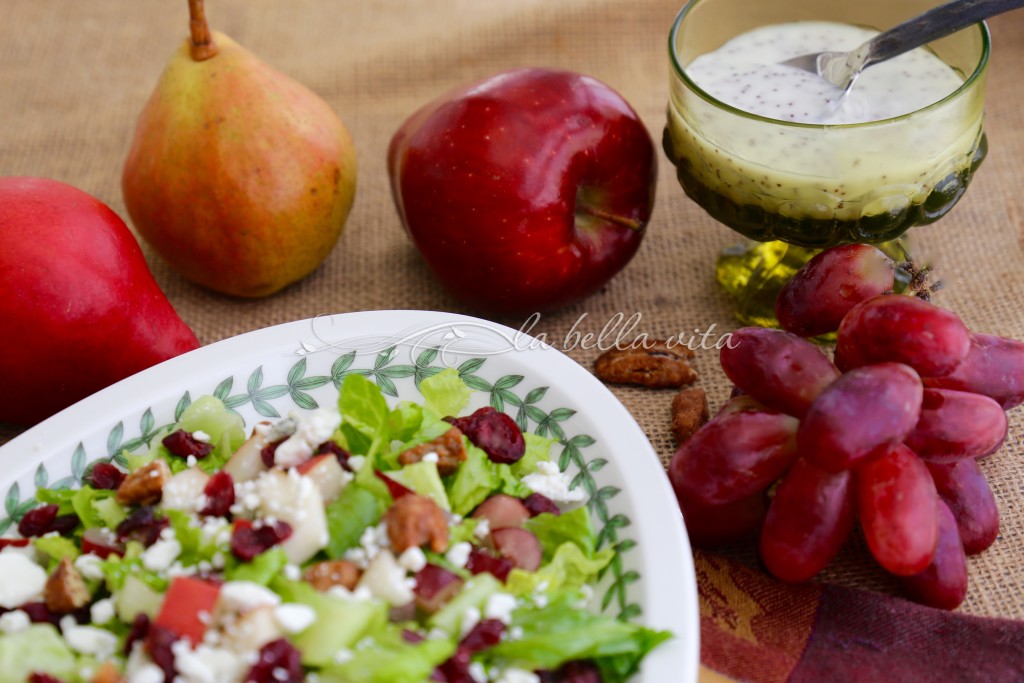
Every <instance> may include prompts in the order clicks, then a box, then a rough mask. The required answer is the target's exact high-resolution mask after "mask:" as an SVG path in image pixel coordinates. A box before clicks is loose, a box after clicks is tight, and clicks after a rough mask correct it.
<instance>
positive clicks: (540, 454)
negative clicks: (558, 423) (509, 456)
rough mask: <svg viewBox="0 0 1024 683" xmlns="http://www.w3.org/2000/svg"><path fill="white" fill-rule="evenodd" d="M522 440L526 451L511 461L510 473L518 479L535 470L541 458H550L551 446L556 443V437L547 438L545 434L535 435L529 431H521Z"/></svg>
mask: <svg viewBox="0 0 1024 683" xmlns="http://www.w3.org/2000/svg"><path fill="white" fill-rule="evenodd" d="M523 440H524V441H526V452H525V453H523V457H521V458H519V460H517V461H516V462H514V463H512V464H511V465H510V466H509V467H511V468H512V474H514V475H516V476H517V477H519V478H520V479H522V478H523V477H525V476H526V475H527V474H532V473H533V472H536V471H537V463H538V462H541V461H542V460H550V459H551V446H552V445H554V444H556V443H558V440H557V439H549V438H547V437H545V436H537V435H536V434H532V433H530V432H523Z"/></svg>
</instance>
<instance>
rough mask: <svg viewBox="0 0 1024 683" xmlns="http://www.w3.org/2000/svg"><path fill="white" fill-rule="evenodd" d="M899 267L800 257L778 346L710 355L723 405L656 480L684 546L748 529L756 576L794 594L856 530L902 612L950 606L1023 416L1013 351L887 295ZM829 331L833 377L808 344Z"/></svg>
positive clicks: (737, 345) (759, 343) (739, 339)
mask: <svg viewBox="0 0 1024 683" xmlns="http://www.w3.org/2000/svg"><path fill="white" fill-rule="evenodd" d="M896 267H897V264H895V263H893V262H892V261H891V260H889V259H888V257H886V256H885V254H883V253H882V252H881V251H879V250H878V249H876V248H874V247H872V246H869V245H846V246H841V247H836V248H834V249H830V250H828V251H825V252H822V253H821V254H819V255H818V256H816V257H815V258H814V259H812V260H811V261H810V262H809V263H808V264H807V265H806V266H805V267H804V268H803V269H802V270H801V271H800V272H799V273H797V275H796V276H795V277H794V278H793V279H792V280H791V281H790V282H789V283H788V284H787V286H786V287H785V288H784V289H783V291H782V292H781V294H780V295H779V298H778V301H777V305H776V314H777V317H778V320H779V322H780V324H781V325H782V327H783V328H784V329H785V330H786V331H782V330H770V329H764V328H752V327H751V328H744V329H741V330H739V331H737V332H735V333H734V334H733V336H732V339H731V342H730V344H729V345H728V346H727V347H725V348H723V349H722V351H721V362H722V368H723V369H724V370H725V373H726V375H727V376H728V377H729V379H730V380H731V381H732V382H733V384H734V385H735V387H736V390H735V391H734V394H733V397H732V398H731V399H730V400H729V401H728V402H727V403H726V404H725V405H724V406H723V407H722V408H721V410H720V411H719V412H718V414H717V415H716V416H715V417H714V418H713V419H712V420H711V421H710V422H708V423H707V424H706V425H704V426H703V427H702V428H701V429H700V430H699V431H698V432H697V433H695V434H694V435H693V436H692V437H691V438H690V439H689V440H687V441H686V442H685V443H684V444H682V446H681V447H680V448H679V451H678V452H677V453H676V454H675V456H674V457H673V459H672V462H671V465H670V467H669V475H670V478H671V480H672V485H673V487H674V488H675V492H676V495H677V497H678V499H679V505H680V507H681V508H682V511H683V515H684V517H685V519H686V524H687V528H688V530H689V532H690V535H691V539H692V540H693V541H694V543H695V544H696V545H718V544H722V543H727V542H731V541H734V540H736V539H738V538H741V537H744V536H747V535H751V534H753V533H758V532H759V549H760V556H761V560H762V562H763V564H764V566H765V567H766V568H767V569H768V571H770V572H771V573H772V574H773V575H775V576H776V577H778V578H779V579H782V580H784V581H791V582H799V581H806V580H808V579H810V578H811V577H813V576H814V575H815V574H817V573H818V572H819V571H821V570H822V569H823V568H825V567H826V566H827V565H828V563H829V562H830V561H831V560H832V558H834V557H835V556H836V554H837V553H838V552H839V550H840V548H841V547H842V545H843V543H844V542H845V540H846V539H847V537H848V536H849V535H850V533H851V532H852V530H853V528H854V522H855V518H859V520H860V526H861V529H862V531H863V534H864V538H865V540H866V541H867V546H868V548H869V549H870V551H871V554H872V555H873V556H874V558H875V559H876V560H877V561H878V563H879V564H880V565H881V566H882V567H883V568H884V569H886V570H887V571H889V572H891V573H892V574H894V575H896V576H898V577H900V579H901V583H902V584H903V585H904V587H905V590H906V591H907V593H908V594H909V596H910V597H912V598H913V599H914V600H917V601H918V602H921V603H924V604H928V605H932V606H936V607H942V608H946V609H953V608H954V607H956V606H957V605H959V604H960V603H961V602H962V601H963V599H964V597H965V595H966V593H967V563H966V555H967V554H973V553H978V552H981V551H982V550H984V549H985V548H987V547H989V546H990V545H991V544H992V543H993V541H994V540H995V538H996V535H997V534H998V532H999V516H998V512H997V509H996V503H995V498H994V496H993V495H992V491H991V489H990V488H989V486H988V482H987V481H986V479H985V477H984V475H983V473H982V471H981V469H980V468H979V466H978V463H977V460H978V459H980V458H984V457H985V456H987V455H990V454H991V453H993V452H995V451H996V450H998V449H999V447H1000V446H1001V445H1002V443H1003V441H1004V439H1005V438H1006V433H1007V419H1006V414H1005V412H1004V411H1006V410H1008V409H1010V408H1012V407H1014V406H1016V405H1018V404H1020V403H1021V402H1022V401H1024V343H1021V342H1019V341H1014V340H1012V339H1005V338H1002V337H996V336H991V335H986V334H976V333H972V332H970V331H969V330H968V329H967V327H966V326H965V325H964V324H963V322H962V321H961V320H960V318H959V317H958V316H956V315H955V314H954V313H952V312H950V311H948V310H946V309H943V308H940V307H938V306H935V305H933V304H931V303H929V302H927V301H925V300H924V299H922V298H918V297H914V296H904V295H898V294H892V293H891V292H892V290H893V286H894V276H895V269H896ZM836 330H838V334H837V344H836V352H835V362H834V363H833V362H832V361H830V360H829V358H828V357H827V356H826V355H825V354H824V353H823V352H822V351H821V350H820V349H819V348H818V347H817V346H816V345H815V344H813V343H811V342H809V341H807V340H806V339H804V337H810V336H816V335H821V334H825V333H828V332H832V331H836Z"/></svg>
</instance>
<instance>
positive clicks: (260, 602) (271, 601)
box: [217, 581, 281, 612]
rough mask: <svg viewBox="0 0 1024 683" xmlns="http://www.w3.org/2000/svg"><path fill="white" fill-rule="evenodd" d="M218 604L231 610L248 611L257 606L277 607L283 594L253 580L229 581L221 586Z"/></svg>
mask: <svg viewBox="0 0 1024 683" xmlns="http://www.w3.org/2000/svg"><path fill="white" fill-rule="evenodd" d="M217 604H218V606H219V607H220V608H221V609H224V610H227V611H229V612H247V611H249V610H251V609H256V608H257V607H264V606H268V607H275V606H277V605H280V604H281V596H279V595H278V594H277V593H275V592H274V591H272V590H270V589H269V588H267V587H265V586H261V585H260V584H258V583H254V582H252V581H228V582H227V583H225V584H224V585H223V586H221V588H220V596H219V597H218V598H217Z"/></svg>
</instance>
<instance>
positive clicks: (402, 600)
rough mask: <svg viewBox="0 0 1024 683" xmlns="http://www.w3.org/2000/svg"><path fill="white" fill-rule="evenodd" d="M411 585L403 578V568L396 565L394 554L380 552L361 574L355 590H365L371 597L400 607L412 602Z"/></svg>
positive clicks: (387, 551)
mask: <svg viewBox="0 0 1024 683" xmlns="http://www.w3.org/2000/svg"><path fill="white" fill-rule="evenodd" d="M412 584H413V582H412V581H409V580H407V579H406V578H405V568H404V567H402V566H401V565H399V564H398V561H397V560H396V559H395V556H394V554H393V553H392V552H391V551H390V550H382V551H381V552H380V553H378V554H377V556H376V557H374V558H373V560H372V561H371V562H370V566H369V567H367V568H366V571H365V572H363V576H362V578H360V579H359V584H358V586H357V588H366V589H367V590H369V591H370V594H371V595H373V597H375V598H379V599H380V600H384V601H386V602H388V603H390V604H391V605H393V606H400V605H404V604H406V603H408V602H410V601H412V599H413V597H414V596H413V592H412Z"/></svg>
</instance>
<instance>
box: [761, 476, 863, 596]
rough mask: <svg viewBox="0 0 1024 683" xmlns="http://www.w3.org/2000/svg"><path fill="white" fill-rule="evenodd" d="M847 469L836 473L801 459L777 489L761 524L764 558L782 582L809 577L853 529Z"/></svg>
mask: <svg viewBox="0 0 1024 683" xmlns="http://www.w3.org/2000/svg"><path fill="white" fill-rule="evenodd" d="M850 481H851V475H850V473H849V472H838V473H832V472H828V471H826V470H823V469H821V468H820V467H818V466H817V465H814V464H813V463H811V462H808V461H807V460H805V459H803V458H800V459H799V460H797V461H796V462H795V463H793V467H791V468H790V470H789V472H787V473H786V476H785V477H783V479H782V483H780V484H779V487H778V488H777V489H776V490H775V497H774V498H772V502H771V505H770V506H769V508H768V516H767V517H766V518H765V520H764V526H763V527H762V528H761V542H760V549H761V560H762V561H763V562H764V564H765V567H767V568H768V571H770V572H771V573H772V574H774V575H775V576H776V577H777V578H779V579H782V580H783V581H790V582H794V583H797V582H800V581H807V580H808V579H810V578H811V577H813V576H814V575H815V574H817V573H818V572H819V571H821V570H822V569H824V568H825V567H826V566H827V565H828V563H829V562H831V561H832V558H834V557H835V556H836V553H838V552H839V549H840V548H841V547H842V545H843V542H844V541H845V540H846V537H847V536H849V534H850V530H851V529H852V528H853V494H852V487H851V485H850Z"/></svg>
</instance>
